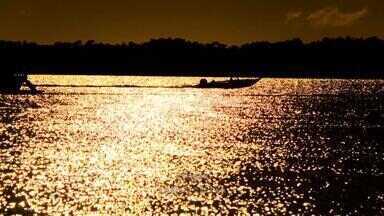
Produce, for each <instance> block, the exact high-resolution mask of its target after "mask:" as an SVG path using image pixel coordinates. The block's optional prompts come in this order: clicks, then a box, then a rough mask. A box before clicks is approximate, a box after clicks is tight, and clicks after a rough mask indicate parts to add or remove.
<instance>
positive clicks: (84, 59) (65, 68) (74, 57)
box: [0, 37, 384, 78]
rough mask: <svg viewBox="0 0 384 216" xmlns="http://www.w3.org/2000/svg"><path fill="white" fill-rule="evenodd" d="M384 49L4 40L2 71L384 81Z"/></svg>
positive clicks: (353, 43)
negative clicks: (381, 79) (42, 42)
mask: <svg viewBox="0 0 384 216" xmlns="http://www.w3.org/2000/svg"><path fill="white" fill-rule="evenodd" d="M383 51H384V40H382V39H380V38H378V37H371V38H350V37H346V38H324V39H322V40H320V41H315V42H309V43H304V42H303V41H302V40H300V39H292V40H287V41H283V42H275V43H271V42H251V43H246V44H243V45H239V46H228V45H225V44H222V43H219V42H212V43H199V42H191V41H187V40H184V39H179V38H175V39H174V38H168V39H153V40H150V41H149V42H144V43H134V42H129V43H121V44H108V43H98V42H95V41H87V42H82V41H76V42H72V43H69V42H56V43H54V44H50V45H42V44H37V43H32V42H12V41H0V58H1V59H2V66H1V68H0V73H1V74H2V75H3V76H4V74H6V73H10V72H12V73H14V72H15V71H17V72H19V71H20V70H22V71H25V72H27V73H32V74H33V73H48V74H114V75H172V76H179V75H184V76H263V77H327V78H383V77H384V76H383V74H384V73H383V71H384V70H383V69H384V63H383V61H382V59H381V53H382V52H383ZM15 68H17V69H15Z"/></svg>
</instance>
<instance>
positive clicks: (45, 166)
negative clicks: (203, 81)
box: [0, 76, 383, 215]
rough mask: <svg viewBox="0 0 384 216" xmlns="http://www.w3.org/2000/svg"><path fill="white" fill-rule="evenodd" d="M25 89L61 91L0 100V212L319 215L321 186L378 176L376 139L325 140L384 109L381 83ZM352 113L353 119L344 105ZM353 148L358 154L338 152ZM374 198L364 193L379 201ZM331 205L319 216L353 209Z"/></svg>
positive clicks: (102, 80) (66, 81)
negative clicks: (367, 114)
mask: <svg viewBox="0 0 384 216" xmlns="http://www.w3.org/2000/svg"><path fill="white" fill-rule="evenodd" d="M216 79H217V78H216ZM32 80H33V82H35V83H37V84H60V85H64V86H61V87H40V88H41V89H43V90H44V91H45V92H44V93H43V94H41V95H36V96H29V95H2V96H1V101H0V104H1V107H2V108H1V114H2V115H1V129H0V133H1V134H2V136H1V141H2V143H3V144H2V145H1V148H0V150H1V156H0V159H1V162H0V169H1V173H0V195H1V196H0V197H2V198H0V208H1V209H2V210H1V211H0V214H1V213H4V214H8V213H19V214H27V213H36V214H49V215H51V214H76V215H88V214H92V213H94V214H106V215H109V214H128V213H131V214H142V213H149V214H153V213H183V212H184V213H196V214H208V213H211V214H216V213H219V212H221V213H224V214H231V213H238V214H242V213H261V214H267V213H272V214H284V213H300V212H301V213H303V212H307V213H311V212H312V213H318V212H322V211H323V209H321V208H320V207H319V203H321V202H322V201H321V200H322V196H324V195H323V192H324V191H325V192H327V190H326V189H324V188H321V187H323V185H324V187H325V186H327V185H328V186H327V187H330V188H332V186H334V187H337V185H338V184H339V183H340V182H342V183H343V184H344V181H345V182H347V183H348V182H349V183H351V182H352V183H353V181H355V179H350V178H348V177H347V176H349V174H348V173H366V174H370V175H371V174H377V175H381V174H382V173H383V170H382V169H381V168H379V167H377V166H376V165H377V164H379V162H381V161H382V158H383V157H382V156H383V151H381V150H380V149H377V148H378V147H377V146H376V144H377V140H375V139H372V140H368V141H367V140H365V141H364V140H362V138H361V137H360V136H359V135H356V134H354V133H355V132H353V131H352V132H353V133H352V134H349V133H348V132H343V133H346V135H345V136H341V137H339V136H337V135H335V134H334V133H330V131H329V129H330V128H331V129H332V130H331V131H333V132H334V131H335V130H342V131H344V130H345V129H344V128H345V125H348V124H349V125H356V126H358V125H360V126H361V124H365V125H368V124H369V123H367V122H364V121H363V120H361V118H360V117H361V116H363V114H364V113H363V112H365V111H366V110H367V107H365V106H372V107H375V106H377V105H382V101H383V100H382V99H381V98H380V97H381V96H380V95H376V97H371V99H366V98H367V96H366V95H367V94H368V95H369V94H372V92H376V91H377V90H379V88H380V87H381V86H382V84H383V82H381V81H329V80H328V81H327V80H268V79H267V80H262V81H261V82H260V83H259V84H258V85H257V86H254V87H251V88H247V89H239V90H220V89H216V90H202V89H185V88H156V89H154V88H114V87H107V88H89V87H65V85H117V84H118V85H132V84H134V85H139V86H157V87H159V86H182V85H186V84H187V85H191V84H195V83H197V82H198V80H199V79H198V78H164V77H155V78H148V77H125V78H121V77H85V76H84V77H77V78H76V79H75V80H74V79H73V77H71V76H33V77H32ZM73 82H74V83H73ZM116 83H117V84H116ZM324 94H326V95H324ZM328 94H333V95H334V96H335V97H330V96H329V95H328ZM276 95H279V96H278V97H275V96H276ZM295 95H296V96H295ZM298 95H302V96H304V97H297V96H298ZM305 95H312V96H305ZM316 95H317V96H316ZM359 95H361V97H362V98H363V99H364V101H365V105H364V107H360V106H362V105H361V104H360V103H357V102H356V101H357V100H358V99H356V98H359ZM363 96H364V97H363ZM335 98H336V99H335ZM363 99H362V100H363ZM335 100H336V102H335V103H336V104H337V106H339V109H340V110H338V111H335V110H334V107H335V106H336V104H332V103H333V102H331V101H335ZM351 103H352V104H353V103H355V104H354V105H355V109H354V110H353V109H352V110H351V109H349V108H348V107H342V104H351ZM368 108H369V107H368ZM351 112H352V113H351ZM345 113H351V114H349V116H352V117H349V118H344V117H342V116H344V115H345ZM353 116H354V117H353ZM379 123H380V124H381V122H379ZM316 124H317V125H316ZM340 133H341V132H340ZM350 136H353V137H350ZM356 142H365V144H366V145H365V146H362V147H360V146H355V145H354V143H356ZM343 143H344V144H343ZM348 143H349V144H348ZM347 144H348V145H347ZM350 145H352V146H353V148H354V149H353V151H354V152H355V154H356V155H357V156H356V155H355V156H352V154H351V155H344V154H343V153H342V152H345V151H347V150H348V151H350ZM368 146H370V150H371V151H373V152H376V153H377V154H374V155H373V156H372V155H371V158H370V159H369V160H371V165H364V166H352V168H345V163H347V162H346V161H349V160H356V158H360V160H364V159H362V158H364V157H363V156H361V155H364V154H365V152H366V150H367V149H366V147H368ZM351 157H352V158H351ZM334 173H339V175H337V176H338V177H337V178H336V179H338V178H342V179H341V180H340V182H339V181H338V180H337V181H336V180H334V179H335V176H333V175H334ZM319 174H321V175H323V176H324V177H323V178H321V179H319V180H318V181H319V183H316V184H315V183H314V181H315V180H314V178H313V177H316V176H318V175H319ZM372 181H373V184H374V183H375V181H376V180H372ZM352 183H351V184H352ZM329 185H331V186H329ZM318 187H320V188H318ZM346 190H348V188H347V189H346ZM382 195H383V193H374V194H373V195H372V194H371V196H375V198H374V199H375V201H377V202H379V203H380V202H382V201H383V199H382ZM380 196H381V198H380ZM372 199H373V198H372ZM334 200H335V203H327V204H329V209H326V211H331V210H333V211H334V212H337V211H340V212H343V211H344V210H345V211H348V210H349V209H348V208H347V207H345V208H346V209H344V210H343V209H341V210H340V209H339V210H338V204H337V203H342V202H343V200H338V199H337V197H336V195H335V199H334ZM379 207H383V205H381V204H379ZM328 213H329V212H328Z"/></svg>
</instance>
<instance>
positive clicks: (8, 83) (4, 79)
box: [0, 73, 38, 94]
mask: <svg viewBox="0 0 384 216" xmlns="http://www.w3.org/2000/svg"><path fill="white" fill-rule="evenodd" d="M23 84H25V85H26V86H27V87H29V89H30V91H31V93H32V94H36V93H37V92H38V91H37V89H36V87H35V86H34V85H33V84H32V83H31V82H30V81H29V80H28V76H27V74H26V73H3V74H0V92H1V93H17V92H20V89H21V87H22V86H23Z"/></svg>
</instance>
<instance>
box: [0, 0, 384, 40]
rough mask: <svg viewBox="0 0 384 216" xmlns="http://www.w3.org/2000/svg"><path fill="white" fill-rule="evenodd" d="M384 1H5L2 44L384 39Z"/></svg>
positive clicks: (0, 4) (0, 3) (0, 7)
mask: <svg viewBox="0 0 384 216" xmlns="http://www.w3.org/2000/svg"><path fill="white" fill-rule="evenodd" d="M383 11H384V1H383V0H321V1H320V0H210V1H209V0H189V1H187V0H179V1H175V0H162V1H160V0H157V1H155V0H107V1H105V0H0V39H2V40H28V41H36V42H42V43H51V42H55V41H75V40H83V41H86V40H96V41H103V42H113V43H118V42H123V41H137V42H141V41H146V40H148V39H150V38H158V37H182V38H186V39H189V40H196V41H202V42H211V41H220V42H224V43H229V44H239V43H244V42H248V41H259V40H269V41H277V40H285V39H290V38H294V37H300V38H302V39H304V40H316V39H319V38H322V37H324V36H329V37H335V36H346V35H350V36H355V37H360V36H364V37H367V36H383V35H384V28H382V23H383V22H384V12H383Z"/></svg>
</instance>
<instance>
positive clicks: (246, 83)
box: [195, 78, 261, 89]
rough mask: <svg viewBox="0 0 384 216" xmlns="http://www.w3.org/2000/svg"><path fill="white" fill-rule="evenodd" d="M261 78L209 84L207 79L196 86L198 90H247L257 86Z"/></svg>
mask: <svg viewBox="0 0 384 216" xmlns="http://www.w3.org/2000/svg"><path fill="white" fill-rule="evenodd" d="M260 79H261V78H255V79H232V78H231V79H229V80H224V81H215V80H213V81H211V82H208V81H207V79H201V80H200V83H199V84H198V85H196V86H195V87H197V88H223V89H235V88H245V87H250V86H253V85H254V84H256V83H257V82H258V81H259V80H260Z"/></svg>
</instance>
